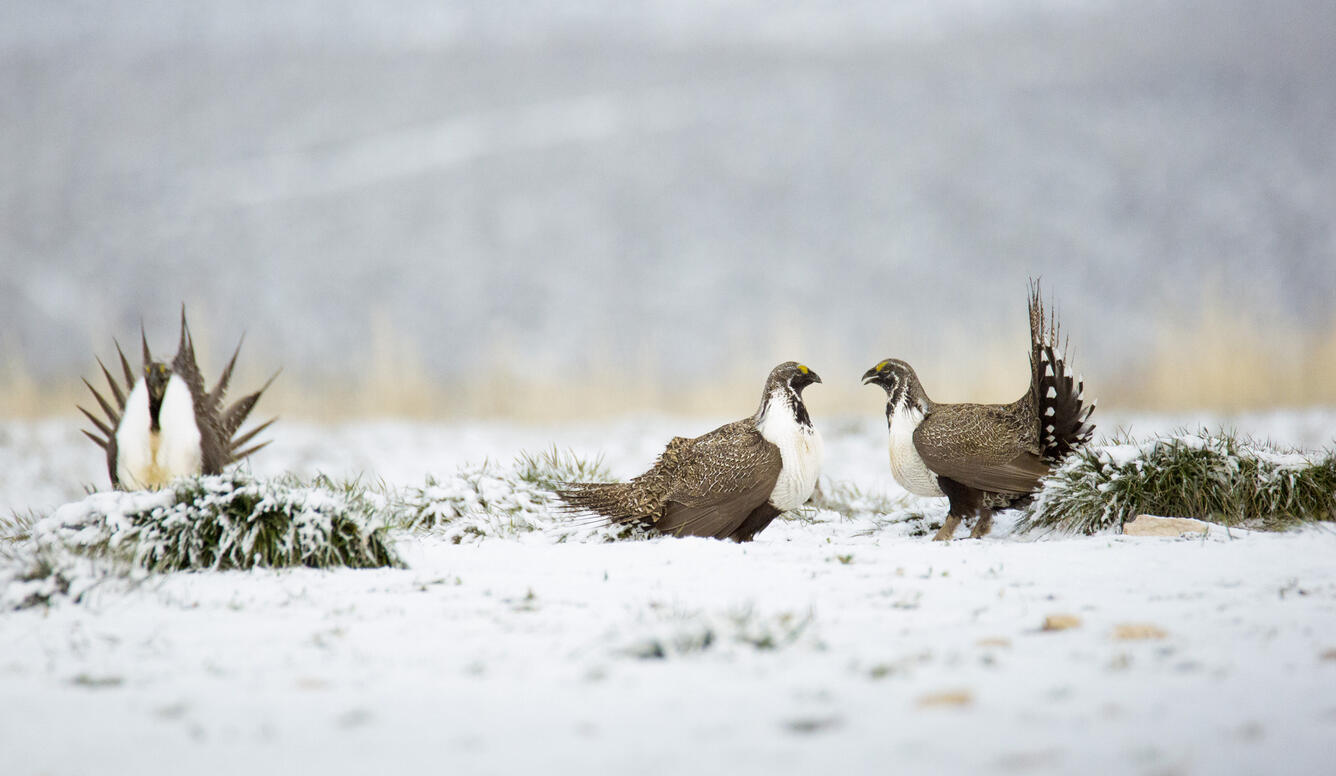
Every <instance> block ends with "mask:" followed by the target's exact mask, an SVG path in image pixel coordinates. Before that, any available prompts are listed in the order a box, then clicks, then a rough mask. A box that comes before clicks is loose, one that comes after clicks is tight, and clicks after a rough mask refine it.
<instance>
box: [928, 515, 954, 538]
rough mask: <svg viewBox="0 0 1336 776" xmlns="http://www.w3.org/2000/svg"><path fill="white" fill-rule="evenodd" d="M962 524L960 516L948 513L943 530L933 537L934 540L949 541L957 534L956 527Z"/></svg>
mask: <svg viewBox="0 0 1336 776" xmlns="http://www.w3.org/2000/svg"><path fill="white" fill-rule="evenodd" d="M959 525H960V516H959V515H951V514H948V515H947V516H946V521H945V522H943V523H942V530H940V531H938V532H937V535H936V536H934V537H932V540H933V541H934V542H949V541H951V537H953V536H955V535H956V527H957V526H959Z"/></svg>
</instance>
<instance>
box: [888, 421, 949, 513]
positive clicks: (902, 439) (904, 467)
mask: <svg viewBox="0 0 1336 776" xmlns="http://www.w3.org/2000/svg"><path fill="white" fill-rule="evenodd" d="M922 422H923V412H922V411H920V410H919V409H918V408H917V407H908V406H901V407H897V408H896V410H895V412H893V413H891V474H892V475H894V476H895V481H896V482H898V483H900V487H902V488H904V489H905V490H907V491H909V492H910V493H913V494H914V495H916V496H944V495H946V494H944V493H942V489H941V488H940V487H938V486H937V475H935V474H933V473H932V471H931V470H930V469H928V466H927V464H925V463H923V458H921V457H920V456H919V454H918V450H917V449H915V447H914V429H916V428H918V425H919V424H920V423H922Z"/></svg>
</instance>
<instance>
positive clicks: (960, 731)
mask: <svg viewBox="0 0 1336 776" xmlns="http://www.w3.org/2000/svg"><path fill="white" fill-rule="evenodd" d="M720 420H723V419H691V420H683V419H673V418H662V417H643V418H629V419H625V420H619V421H613V422H604V423H589V424H583V425H564V426H548V427H539V426H535V427H521V426H511V425H505V424H485V423H470V424H454V425H436V426H427V425H412V424H406V423H388V422H386V423H371V424H355V425H340V426H331V427H319V426H303V425H301V424H296V423H284V424H282V425H281V426H276V427H275V431H274V434H273V437H274V439H275V443H274V445H273V446H272V447H271V448H268V449H266V450H265V451H264V452H263V453H262V454H261V455H260V456H258V457H257V458H256V460H255V461H254V462H253V464H252V467H253V470H254V472H255V473H256V474H258V475H263V476H268V475H270V474H277V473H281V472H283V471H286V470H289V469H291V470H294V471H296V472H298V473H305V474H309V473H313V472H315V471H324V472H325V473H327V474H330V475H331V476H335V477H344V476H353V475H356V474H358V473H361V474H363V475H364V476H366V477H368V478H374V479H383V480H384V481H385V482H386V484H387V485H389V486H392V487H396V488H422V489H423V490H424V493H426V498H427V499H428V500H429V501H430V502H431V503H445V502H450V503H453V502H452V501H451V500H455V501H458V502H459V503H461V504H462V503H465V502H467V501H468V500H469V499H470V498H474V497H476V496H477V495H478V494H481V493H490V494H491V495H493V496H496V497H498V498H501V499H505V498H510V499H512V501H513V502H514V504H515V505H516V506H517V508H520V509H528V508H530V507H532V506H534V502H533V501H532V500H531V499H530V497H528V496H527V495H526V494H524V493H521V492H520V491H518V490H517V489H514V488H511V489H506V488H505V486H504V485H503V484H501V483H502V482H503V478H498V477H493V476H491V475H489V474H488V472H493V473H494V472H495V471H497V468H496V467H504V466H507V465H508V464H509V462H510V461H511V460H512V459H513V457H514V455H515V454H516V453H517V452H518V451H519V450H520V449H528V450H531V451H536V450H539V449H542V448H544V447H547V446H549V445H550V444H552V443H554V442H555V443H556V444H557V445H558V446H560V447H562V448H566V447H570V448H573V449H574V450H576V451H577V452H579V453H581V454H584V455H588V454H593V453H597V452H599V451H604V452H606V454H607V463H608V465H609V467H610V468H611V469H612V470H613V471H614V473H615V474H616V475H618V476H623V477H624V476H628V475H631V474H634V473H636V472H637V471H638V470H639V469H641V468H643V467H644V466H645V465H647V464H648V463H649V461H650V460H652V459H653V457H654V455H655V454H656V453H657V452H658V449H659V448H661V446H662V445H663V444H664V443H666V441H667V440H668V439H669V438H671V437H672V436H674V435H687V434H696V433H701V432H702V431H706V430H709V429H710V428H713V427H714V426H715V425H718V422H719V421H720ZM815 420H816V422H817V423H818V424H819V425H821V426H822V431H823V434H824V436H825V438H826V449H827V459H826V470H825V474H824V476H823V483H822V485H823V488H827V489H828V490H834V487H833V485H834V484H835V483H839V484H840V485H841V486H845V485H852V486H857V487H858V488H860V490H861V491H862V495H861V496H860V498H859V499H858V500H857V503H856V504H855V507H856V509H855V510H854V512H853V514H852V515H851V516H848V517H845V516H842V515H839V514H837V513H835V512H830V511H822V512H819V513H816V514H808V515H804V516H802V517H801V518H800V519H790V520H781V521H776V523H774V524H773V525H772V526H771V527H770V528H768V529H767V530H766V531H764V532H763V533H761V534H760V535H759V536H758V538H757V541H755V542H753V543H751V544H746V545H737V544H733V543H730V542H717V541H712V540H704V539H667V538H657V539H651V540H646V541H633V542H618V543H605V542H601V541H585V542H575V541H569V540H568V541H561V537H559V536H554V535H552V534H550V533H548V532H544V531H525V532H518V533H517V532H511V533H505V532H497V533H495V534H488V535H485V536H480V537H473V539H472V540H471V541H466V542H463V543H458V544H457V543H455V541H454V540H453V538H452V537H450V536H448V535H446V534H443V533H438V532H431V531H428V532H424V533H420V534H411V535H400V536H399V538H398V541H397V549H398V551H399V553H400V555H401V556H402V558H403V560H404V561H405V563H406V566H407V568H403V569H377V570H356V571H352V570H340V571H322V570H311V569H293V570H283V571H273V570H253V571H247V572H208V573H179V574H167V575H141V576H140V577H137V578H136V579H134V580H133V581H132V583H131V584H128V585H111V584H105V585H94V586H92V587H91V588H90V589H88V590H86V591H84V595H83V600H82V601H81V602H80V603H77V604H76V603H73V602H71V601H69V600H63V599H57V600H56V602H55V603H54V605H53V606H51V607H50V608H40V607H39V608H32V609H26V610H22V611H14V612H4V613H0V751H3V752H4V763H5V765H4V768H3V770H4V772H5V773H6V774H10V773H13V774H29V773H51V774H77V773H87V772H97V773H121V772H130V771H133V772H136V773H144V774H155V773H180V772H182V771H187V772H193V773H236V772H260V773H272V772H279V771H286V772H302V773H321V772H324V773H353V772H361V773H366V772H396V771H403V770H407V769H410V768H411V769H414V770H423V769H425V768H432V769H433V770H437V771H441V772H450V773H513V772H522V771H530V772H543V773H562V772H575V771H579V772H582V773H588V772H593V773H626V772H636V773H650V774H653V773H680V772H683V771H687V770H697V771H701V770H703V771H705V772H718V771H729V772H738V773H762V772H764V773H812V772H841V771H845V772H848V771H852V772H886V771H888V770H896V771H905V772H910V773H923V772H931V773H980V772H982V773H990V772H995V773H1013V772H1020V773H1069V772H1072V771H1073V770H1076V769H1078V768H1080V769H1082V770H1090V771H1092V772H1097V773H1107V772H1138V773H1140V772H1167V771H1172V772H1176V773H1233V772H1238V773H1247V772H1253V773H1260V772H1285V773H1299V774H1302V773H1325V772H1328V771H1329V764H1330V763H1329V755H1328V754H1327V752H1328V749H1329V746H1328V742H1329V740H1330V737H1331V735H1332V733H1333V732H1336V658H1333V650H1336V567H1333V564H1332V563H1331V560H1330V559H1331V558H1332V557H1333V553H1334V552H1336V532H1333V531H1332V530H1330V529H1328V528H1322V527H1318V528H1309V529H1306V530H1303V531H1298V532H1293V533H1286V534H1266V533H1253V532H1240V531H1231V532H1226V531H1224V530H1221V529H1213V530H1212V531H1211V532H1210V533H1209V534H1208V535H1207V536H1205V537H1202V538H1191V539H1174V538H1135V537H1124V536H1117V535H1096V536H1091V537H1084V536H1082V537H1069V536H1062V535H1053V534H1049V535H1045V536H1044V537H1042V538H1035V537H1032V536H1013V535H1011V534H1010V528H1011V526H1012V525H1013V524H1014V517H1013V516H1008V515H1003V516H1002V517H1001V519H999V521H998V525H997V527H996V528H995V531H994V535H992V536H990V537H988V538H987V539H985V540H982V541H971V540H957V541H955V542H952V543H950V544H941V543H933V542H930V541H928V538H927V537H925V536H915V535H913V534H915V533H916V531H917V530H918V527H919V526H920V525H921V523H922V522H925V521H916V520H914V519H912V517H913V513H915V512H921V513H926V515H927V518H928V520H932V519H940V517H941V515H942V513H943V510H944V503H943V502H942V500H940V499H919V498H916V497H914V496H911V495H909V494H907V493H905V492H904V491H903V490H901V489H899V488H898V486H896V485H895V484H894V482H893V480H892V479H891V477H890V473H889V470H888V467H887V465H886V459H885V448H884V445H885V434H886V430H885V424H884V420H882V419H881V418H880V417H872V418H868V419H861V418H860V419H853V420H834V421H828V422H825V423H823V419H822V418H819V417H818V418H815ZM1098 420H1102V421H1104V423H1106V424H1107V425H1105V428H1107V429H1112V428H1115V427H1116V426H1119V425H1121V426H1124V427H1131V428H1133V430H1134V431H1136V433H1137V434H1138V435H1140V434H1144V433H1148V432H1151V431H1156V432H1158V431H1165V430H1169V429H1171V428H1174V427H1177V426H1182V425H1187V426H1189V427H1191V426H1195V425H1196V424H1197V422H1198V420H1197V419H1185V418H1182V417H1179V418H1158V417H1136V418H1133V417H1126V418H1116V417H1113V416H1110V417H1108V418H1103V419H1098ZM1228 420H1229V425H1230V426H1231V427H1233V428H1237V429H1239V430H1240V431H1244V432H1248V433H1254V434H1257V435H1259V436H1269V437H1271V438H1272V439H1273V440H1274V441H1276V442H1277V443H1280V444H1288V445H1296V446H1301V447H1305V448H1308V449H1314V448H1317V447H1321V446H1323V445H1325V444H1330V440H1331V439H1332V438H1333V432H1334V431H1336V412H1329V411H1328V412H1305V413H1302V414H1301V413H1276V414H1272V415H1265V416H1251V417H1241V418H1231V419H1228ZM1216 422H1218V419H1217V421H1216ZM72 424H73V421H71V427H73V426H72ZM29 445H31V446H32V447H31V448H29V447H28V446H29ZM484 459H486V460H487V461H488V462H489V464H490V468H489V467H484V466H483V461H484ZM34 462H45V463H40V465H39V463H34ZM377 464H378V465H377ZM100 466H103V464H102V463H101V459H100V456H99V452H98V451H97V449H96V448H94V447H93V446H92V445H91V444H89V443H88V442H87V441H86V440H81V439H79V438H78V437H77V432H75V433H73V434H71V433H67V429H64V428H63V427H62V426H61V425H60V424H57V423H55V422H48V423H40V424H32V423H20V422H14V421H9V422H6V423H4V424H0V494H3V500H4V502H5V504H6V505H7V506H8V507H10V508H13V509H19V510H25V509H28V508H30V507H31V508H37V509H40V510H43V511H49V510H50V509H51V507H54V506H57V505H59V504H61V503H65V502H73V501H77V500H78V499H80V498H81V496H82V490H81V487H80V479H81V478H83V479H86V480H88V481H94V482H97V483H99V484H103V485H105V477H106V473H105V470H104V469H100V468H99V467H100ZM461 466H462V467H463V469H460V468H459V467H461ZM457 473H458V476H457ZM427 474H431V475H433V476H434V477H436V478H437V482H438V485H437V486H434V487H435V488H436V490H434V491H433V490H431V488H429V487H426V488H424V481H425V479H424V478H425V477H426V475H427ZM489 477H490V479H489ZM461 483H470V484H467V485H465V484H461ZM151 498H158V497H155V496H126V495H97V496H93V497H91V498H90V499H89V501H84V502H80V503H83V504H85V505H86V504H88V503H89V502H94V501H95V502H96V503H97V504H99V505H100V506H101V507H105V508H106V509H107V510H112V511H114V510H115V509H121V510H122V511H123V512H124V511H128V510H131V509H132V505H133V504H138V503H139V501H142V500H144V499H151ZM53 499H54V501H53ZM526 499H529V500H528V501H526ZM851 500H852V499H851ZM878 503H881V504H894V505H900V506H898V507H897V508H896V509H893V510H892V511H891V512H890V513H889V514H880V513H876V512H873V511H867V508H868V507H870V506H872V505H875V504H878ZM537 506H538V507H541V506H542V504H537ZM79 508H80V509H85V508H87V507H79ZM70 510H71V511H70V512H68V513H62V519H63V518H64V517H68V518H70V520H71V521H73V522H78V520H77V519H76V518H78V515H75V514H74V511H76V510H75V508H70ZM1059 614H1065V615H1074V616H1076V617H1078V618H1079V620H1080V624H1079V626H1078V627H1075V628H1071V629H1068V630H1062V631H1053V632H1048V631H1043V630H1041V626H1042V624H1043V622H1044V619H1045V618H1046V617H1048V616H1049V615H1059ZM1123 625H1153V626H1155V627H1157V628H1159V629H1161V630H1163V631H1164V632H1165V635H1164V637H1163V638H1158V639H1156V638H1151V639H1145V640H1126V639H1120V638H1118V633H1119V626H1123Z"/></svg>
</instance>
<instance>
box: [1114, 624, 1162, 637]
mask: <svg viewBox="0 0 1336 776" xmlns="http://www.w3.org/2000/svg"><path fill="white" fill-rule="evenodd" d="M1168 635H1169V633H1168V631H1166V630H1165V629H1164V628H1161V627H1159V626H1158V625H1151V624H1149V623H1123V624H1122V625H1118V626H1116V627H1114V629H1113V638H1114V639H1116V640H1118V641H1150V640H1154V639H1162V638H1164V637H1166V636H1168Z"/></svg>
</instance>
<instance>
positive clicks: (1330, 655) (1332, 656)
mask: <svg viewBox="0 0 1336 776" xmlns="http://www.w3.org/2000/svg"><path fill="white" fill-rule="evenodd" d="M1320 657H1321V659H1323V660H1326V661H1329V662H1333V663H1336V649H1329V650H1327V651H1326V652H1323V653H1322V655H1321V656H1320Z"/></svg>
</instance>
